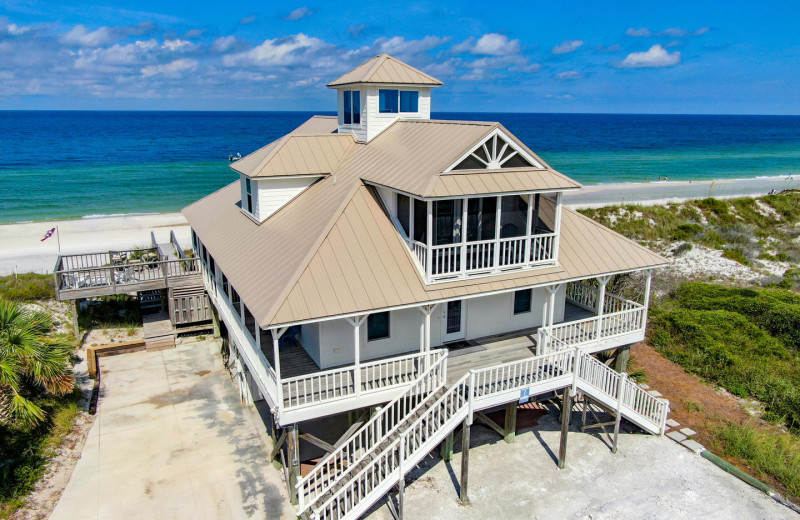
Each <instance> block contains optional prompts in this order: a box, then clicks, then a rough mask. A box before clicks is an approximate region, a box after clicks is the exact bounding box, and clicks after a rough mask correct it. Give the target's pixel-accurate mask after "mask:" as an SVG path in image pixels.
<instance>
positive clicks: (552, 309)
mask: <svg viewBox="0 0 800 520" xmlns="http://www.w3.org/2000/svg"><path fill="white" fill-rule="evenodd" d="M556 292H558V286H555V285H548V286H547V293H548V294H549V296H550V301H549V303H548V304H547V314H548V318H547V324H548V326H550V327H552V326H553V321H554V320H555V315H556Z"/></svg>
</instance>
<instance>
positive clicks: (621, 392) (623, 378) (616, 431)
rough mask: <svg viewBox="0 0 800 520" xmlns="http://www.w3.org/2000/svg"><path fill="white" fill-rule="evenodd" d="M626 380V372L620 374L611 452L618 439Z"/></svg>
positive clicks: (615, 448) (615, 446)
mask: <svg viewBox="0 0 800 520" xmlns="http://www.w3.org/2000/svg"><path fill="white" fill-rule="evenodd" d="M627 382H628V374H626V373H625V372H623V373H621V374H620V379H619V383H618V384H619V391H618V392H617V416H616V417H615V418H614V447H613V448H611V453H616V452H617V442H618V441H619V423H620V421H621V420H622V399H623V397H624V395H625V384H626V383H627Z"/></svg>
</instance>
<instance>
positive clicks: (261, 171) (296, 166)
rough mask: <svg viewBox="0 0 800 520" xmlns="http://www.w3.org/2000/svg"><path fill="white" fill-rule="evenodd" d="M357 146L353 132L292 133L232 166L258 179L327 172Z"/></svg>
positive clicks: (323, 173)
mask: <svg viewBox="0 0 800 520" xmlns="http://www.w3.org/2000/svg"><path fill="white" fill-rule="evenodd" d="M354 145H355V139H354V138H353V134H349V133H348V134H325V135H305V134H300V135H294V134H289V135H287V136H285V137H282V138H280V139H278V140H277V141H273V142H272V143H270V144H268V145H267V146H265V147H263V148H261V149H259V150H256V151H255V152H253V153H251V154H249V155H247V156H246V157H243V158H242V159H239V160H238V161H236V162H234V163H232V164H231V168H232V169H233V170H235V171H237V172H239V173H243V174H245V175H247V176H248V177H254V178H257V177H285V176H290V175H325V174H328V173H331V172H332V171H333V169H334V168H335V167H336V165H337V164H339V162H340V161H341V160H342V158H343V157H344V156H345V155H346V154H347V152H348V151H350V148H352V147H353V146H354Z"/></svg>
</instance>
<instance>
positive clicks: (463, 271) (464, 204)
mask: <svg viewBox="0 0 800 520" xmlns="http://www.w3.org/2000/svg"><path fill="white" fill-rule="evenodd" d="M461 275H462V276H466V275H467V198H466V197H463V198H462V199H461Z"/></svg>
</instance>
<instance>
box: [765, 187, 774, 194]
mask: <svg viewBox="0 0 800 520" xmlns="http://www.w3.org/2000/svg"><path fill="white" fill-rule="evenodd" d="M767 195H775V188H772V189H771V190H769V193H767Z"/></svg>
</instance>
